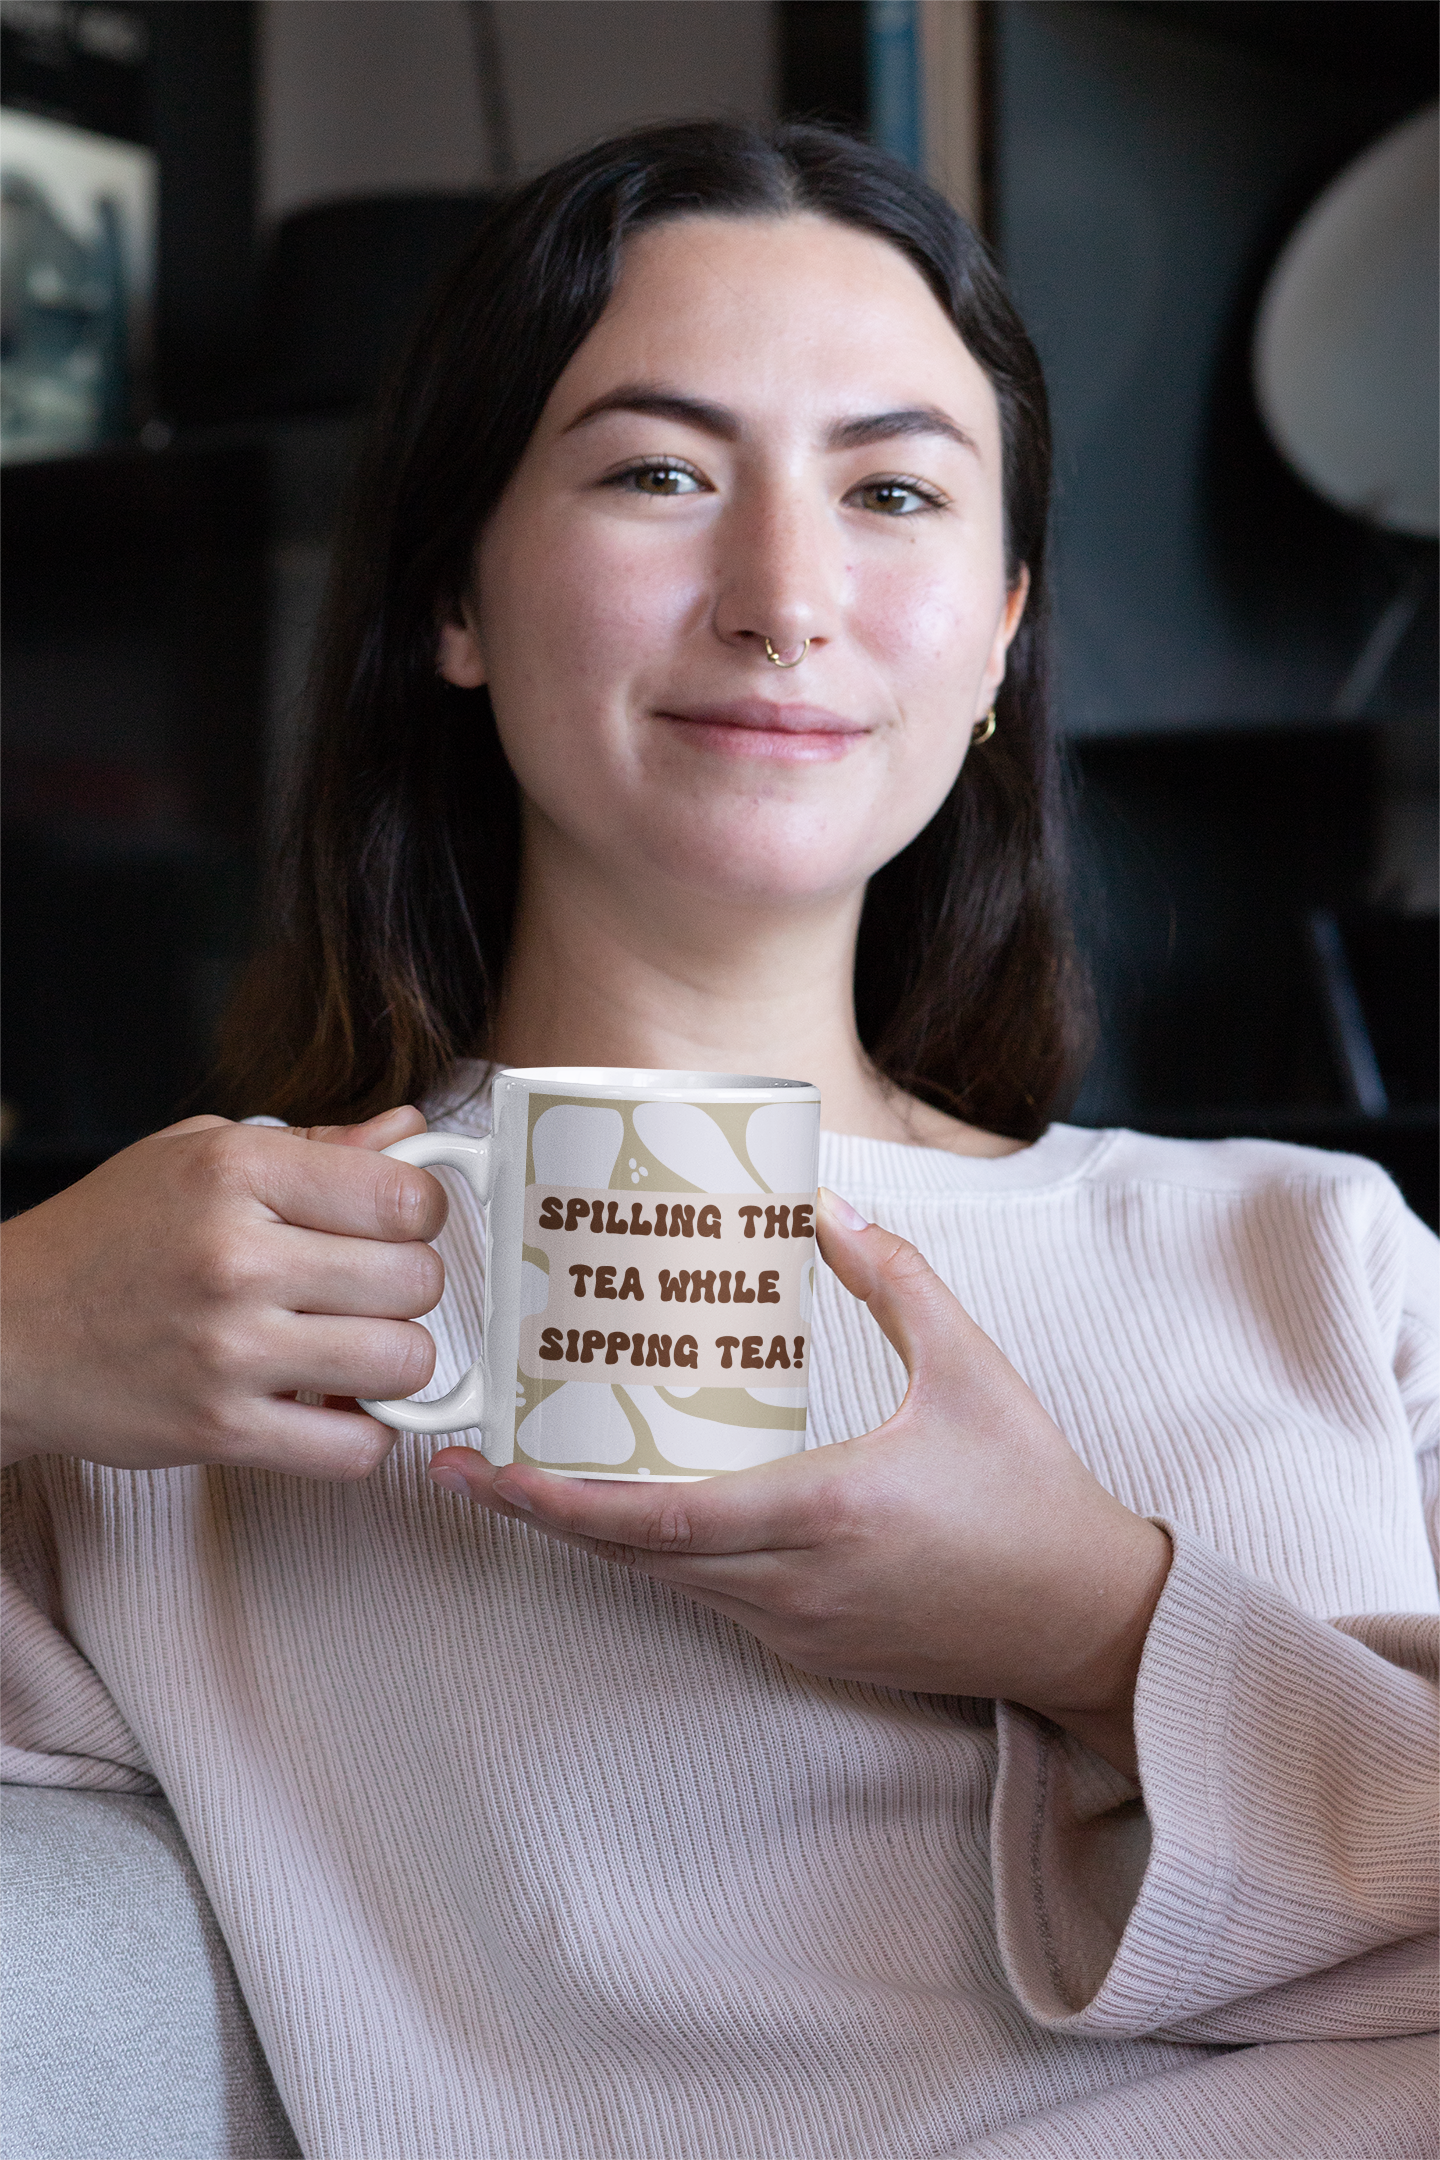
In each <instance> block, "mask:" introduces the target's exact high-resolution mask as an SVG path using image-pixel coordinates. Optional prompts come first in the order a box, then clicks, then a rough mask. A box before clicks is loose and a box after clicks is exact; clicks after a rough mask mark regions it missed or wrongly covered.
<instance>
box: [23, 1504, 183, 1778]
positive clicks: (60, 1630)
mask: <svg viewBox="0 0 1440 2160" xmlns="http://www.w3.org/2000/svg"><path fill="white" fill-rule="evenodd" d="M37 1469H38V1465H36V1464H33V1463H15V1464H13V1465H12V1466H11V1467H10V1468H9V1469H8V1470H6V1471H5V1472H4V1474H3V1511H0V1613H3V1618H4V1641H5V1685H4V1690H3V1694H0V1720H3V1736H4V1737H3V1743H0V1775H3V1778H4V1781H5V1783H6V1784H10V1785H66V1786H76V1787H87V1788H89V1789H90V1790H91V1791H94V1792H129V1793H153V1792H158V1791H159V1789H160V1788H159V1786H158V1785H157V1784H156V1781H155V1779H154V1777H153V1776H152V1774H151V1771H150V1766H149V1764H148V1763H147V1762H146V1760H145V1755H144V1751H143V1750H142V1748H141V1746H140V1743H139V1741H138V1740H137V1739H136V1738H135V1735H134V1734H133V1733H132V1732H131V1730H130V1728H129V1726H128V1725H127V1724H126V1722H125V1720H124V1718H123V1717H122V1716H121V1714H120V1711H119V1709H118V1708H117V1707H116V1704H115V1700H114V1698H113V1696H112V1695H111V1693H110V1691H109V1689H108V1688H107V1687H106V1685H105V1683H104V1681H103V1680H102V1679H101V1678H100V1675H99V1674H98V1673H97V1672H96V1670H95V1668H94V1666H93V1665H92V1664H91V1663H90V1662H89V1660H88V1658H85V1657H83V1656H82V1655H81V1653H80V1652H79V1651H78V1650H77V1649H76V1647H75V1645H74V1643H73V1642H71V1640H70V1638H69V1636H68V1635H67V1634H66V1632H65V1621H64V1611H63V1600H62V1596H61V1589H60V1573H59V1569H58V1567H57V1565H56V1557H55V1545H54V1538H53V1535H52V1532H51V1526H50V1514H49V1509H48V1507H47V1505H46V1500H45V1494H44V1491H43V1488H42V1482H41V1479H40V1478H39V1477H38V1476H37V1475H36V1474H35V1473H36V1471H37Z"/></svg>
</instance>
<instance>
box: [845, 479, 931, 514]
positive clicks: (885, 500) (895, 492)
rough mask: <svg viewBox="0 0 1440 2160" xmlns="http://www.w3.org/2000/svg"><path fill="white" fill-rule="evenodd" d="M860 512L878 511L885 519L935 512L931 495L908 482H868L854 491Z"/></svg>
mask: <svg viewBox="0 0 1440 2160" xmlns="http://www.w3.org/2000/svg"><path fill="white" fill-rule="evenodd" d="M855 499H856V500H857V501H858V502H859V504H860V507H861V509H862V510H878V511H880V512H881V514H882V515H883V516H885V517H913V516H914V515H915V512H916V511H917V510H937V509H938V508H939V507H940V506H939V503H938V502H937V500H936V498H935V497H934V496H933V495H930V494H928V493H927V492H926V491H925V490H924V489H923V488H918V487H916V486H914V485H913V484H912V482H910V481H908V480H870V481H867V482H866V484H865V486H864V487H861V488H857V489H856V490H855Z"/></svg>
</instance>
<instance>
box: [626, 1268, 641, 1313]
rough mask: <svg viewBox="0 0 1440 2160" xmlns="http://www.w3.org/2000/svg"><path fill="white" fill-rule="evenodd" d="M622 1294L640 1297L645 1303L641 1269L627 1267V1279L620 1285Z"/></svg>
mask: <svg viewBox="0 0 1440 2160" xmlns="http://www.w3.org/2000/svg"><path fill="white" fill-rule="evenodd" d="M620 1295H621V1297H634V1298H639V1299H640V1301H641V1303H642V1304H643V1303H644V1300H645V1292H644V1291H643V1290H642V1289H641V1287H640V1270H639V1268H638V1267H627V1268H626V1270H625V1280H624V1282H622V1283H621V1285H620Z"/></svg>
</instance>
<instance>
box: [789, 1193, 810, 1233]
mask: <svg viewBox="0 0 1440 2160" xmlns="http://www.w3.org/2000/svg"><path fill="white" fill-rule="evenodd" d="M814 1216H815V1209H814V1207H813V1205H812V1204H811V1202H809V1201H808V1200H807V1201H806V1203H805V1205H804V1206H803V1207H797V1208H796V1209H795V1210H794V1212H793V1213H792V1215H791V1217H790V1235H791V1237H814V1235H815V1221H814Z"/></svg>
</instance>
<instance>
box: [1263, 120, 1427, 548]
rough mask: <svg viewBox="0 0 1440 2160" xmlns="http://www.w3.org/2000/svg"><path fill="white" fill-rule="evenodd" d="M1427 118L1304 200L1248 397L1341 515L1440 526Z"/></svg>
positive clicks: (1273, 278) (1269, 301) (1417, 530)
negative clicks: (1308, 201)
mask: <svg viewBox="0 0 1440 2160" xmlns="http://www.w3.org/2000/svg"><path fill="white" fill-rule="evenodd" d="M1437 147H1440V132H1437V109H1436V108H1435V107H1434V106H1431V107H1429V108H1427V109H1426V110H1425V111H1424V112H1421V113H1417V114H1416V115H1415V116H1414V118H1412V119H1410V120H1406V121H1404V122H1402V123H1401V125H1400V126H1399V127H1396V128H1393V129H1392V130H1391V132H1390V133H1389V134H1388V135H1385V136H1383V137H1382V138H1381V140H1380V141H1379V142H1378V143H1375V144H1373V145H1372V146H1371V148H1370V149H1369V150H1367V151H1365V152H1364V153H1363V155H1362V156H1360V157H1358V158H1357V159H1356V160H1355V162H1354V163H1353V164H1352V165H1350V166H1347V168H1346V170H1345V171H1344V172H1343V173H1341V175H1340V177H1339V178H1338V179H1337V180H1335V181H1333V182H1332V183H1331V185H1330V186H1329V187H1328V188H1326V190H1325V192H1324V193H1323V194H1322V195H1321V196H1320V197H1319V198H1318V200H1317V201H1316V202H1315V203H1314V204H1312V206H1311V208H1310V209H1309V210H1308V211H1307V212H1306V214H1305V216H1304V217H1303V218H1302V219H1301V221H1300V224H1299V226H1298V227H1297V228H1296V230H1295V232H1294V233H1293V234H1292V236H1291V238H1290V241H1289V243H1288V245H1287V246H1286V248H1285V250H1284V252H1283V253H1282V255H1281V257H1280V260H1279V262H1278V263H1277V264H1276V266H1275V268H1274V270H1273V271H1272V272H1271V275H1270V280H1269V283H1268V284H1267V286H1266V288H1265V292H1264V295H1263V297H1262V299H1261V302H1260V313H1259V318H1258V321H1257V324H1256V329H1255V346H1254V374H1255V389H1256V395H1257V397H1258V399H1259V402H1260V410H1261V412H1262V414H1263V415H1264V418H1265V424H1266V426H1267V427H1268V428H1269V430H1270V433H1271V435H1272V436H1273V437H1274V439H1275V442H1276V444H1277V446H1278V447H1279V449H1280V451H1281V452H1282V454H1283V455H1284V457H1285V458H1286V459H1287V461H1288V462H1289V463H1290V464H1291V465H1292V466H1293V467H1294V468H1295V470H1296V472H1298V473H1299V474H1300V476H1301V478H1302V479H1304V480H1306V481H1308V483H1309V485H1310V486H1311V487H1313V488H1314V489H1315V490H1316V492H1317V493H1318V494H1320V495H1323V496H1324V497H1325V499H1326V501H1327V502H1331V503H1333V504H1334V505H1335V506H1336V507H1337V508H1338V509H1341V510H1346V511H1349V512H1350V513H1351V514H1352V515H1353V516H1355V517H1359V518H1364V519H1365V520H1366V521H1367V522H1368V523H1370V524H1372V525H1378V526H1380V527H1381V528H1382V529H1383V530H1384V531H1386V532H1394V533H1406V534H1410V535H1414V536H1416V537H1422V538H1434V537H1435V535H1436V533H1437V531H1440V426H1437V410H1440V365H1437V334H1436V316H1437V307H1440V278H1437V268H1436V264H1437V249H1440V219H1437V207H1436V190H1437Z"/></svg>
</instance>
